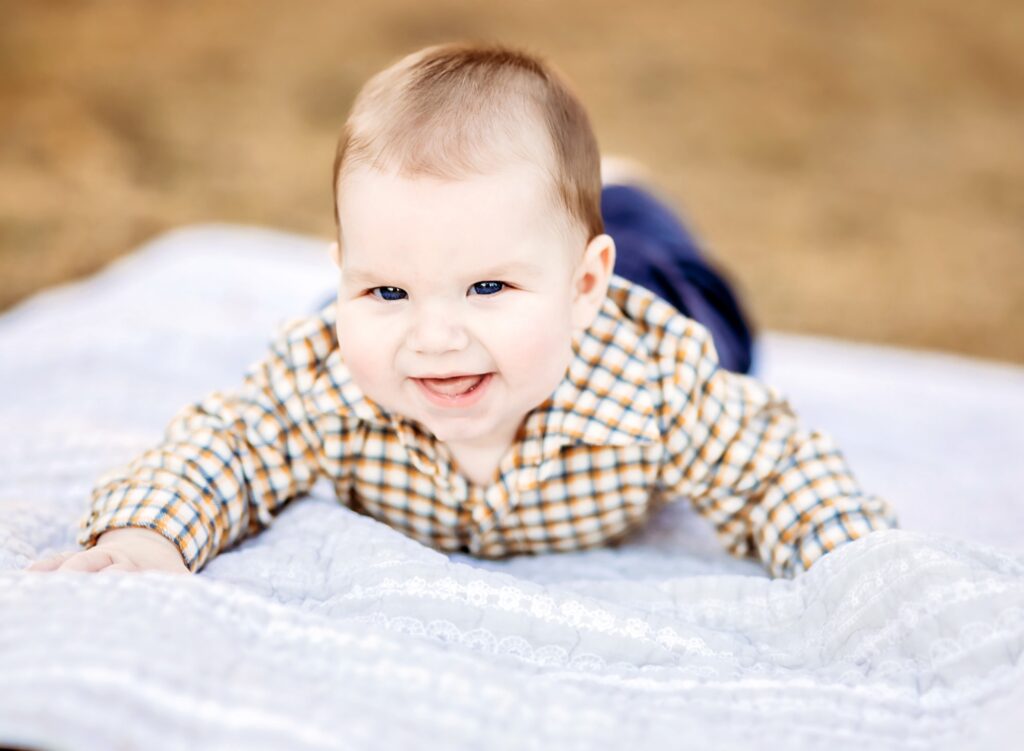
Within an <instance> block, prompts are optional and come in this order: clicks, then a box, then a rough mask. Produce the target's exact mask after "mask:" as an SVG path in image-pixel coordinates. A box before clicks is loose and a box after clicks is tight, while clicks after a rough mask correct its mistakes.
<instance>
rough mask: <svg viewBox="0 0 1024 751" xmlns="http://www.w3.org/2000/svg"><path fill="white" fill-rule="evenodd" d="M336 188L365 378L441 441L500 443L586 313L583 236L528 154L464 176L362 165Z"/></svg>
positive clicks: (342, 338) (343, 313)
mask: <svg viewBox="0 0 1024 751" xmlns="http://www.w3.org/2000/svg"><path fill="white" fill-rule="evenodd" d="M339 194H340V196H341V197H340V199H339V205H338V211H339V217H340V221H341V226H342V228H343V229H342V232H343V248H342V257H341V266H340V269H341V274H340V286H339V294H338V311H337V312H338V316H337V318H338V323H337V330H338V341H339V343H340V348H341V352H342V355H343V357H344V359H345V362H346V364H347V365H348V367H349V369H350V370H351V373H352V377H353V379H354V380H355V382H356V384H357V385H358V386H360V387H361V388H362V390H363V391H364V393H366V395H367V396H368V397H370V399H372V400H373V401H375V402H377V403H378V404H380V405H381V406H382V407H384V408H385V409H387V410H389V411H391V412H395V413H399V414H401V415H404V416H406V417H409V418H412V419H415V420H417V421H418V422H420V423H421V424H423V425H424V426H425V427H426V428H428V429H429V430H430V431H431V432H432V433H433V434H434V435H435V436H437V438H439V439H441V440H442V441H445V442H448V443H451V444H464V445H465V446H466V447H467V448H469V449H472V450H487V449H494V450H496V451H500V450H501V449H502V448H503V447H505V446H507V445H508V444H510V443H511V441H512V439H513V438H514V436H515V432H516V430H517V429H518V427H519V425H520V423H521V422H522V419H523V417H524V416H525V415H526V413H527V412H529V411H530V410H531V409H532V408H534V407H535V406H537V405H538V404H540V403H541V402H542V401H544V400H545V399H546V398H547V397H548V396H550V395H551V393H552V391H553V390H554V389H555V387H556V386H557V385H558V383H559V381H560V380H561V379H562V377H563V376H564V375H565V372H566V368H567V366H568V364H569V361H570V359H571V356H572V336H573V332H574V329H579V328H581V326H584V325H586V324H587V323H588V321H586V320H584V319H585V318H587V317H588V315H587V311H586V310H582V309H580V303H579V302H578V301H577V302H576V303H575V304H574V293H573V289H574V285H576V283H577V271H578V265H577V263H576V259H577V258H578V257H579V256H580V255H581V254H582V253H583V247H573V246H572V245H571V243H570V241H568V240H567V239H566V237H565V233H564V232H560V231H559V228H558V227H559V225H558V224H557V221H558V219H559V215H558V214H557V213H556V211H557V210H556V209H555V208H554V207H552V206H551V205H550V203H549V201H548V200H547V197H548V196H549V190H548V187H547V185H546V184H545V183H544V182H542V179H541V177H540V175H539V173H537V172H536V171H534V168H532V167H530V166H528V165H525V164H523V165H514V166H509V167H506V168H504V169H502V170H501V171H500V172H497V173H494V174H490V175H480V176H474V177H469V178H466V179H463V180H457V181H442V180H437V179H434V178H429V177H421V178H414V179H411V178H404V177H399V176H395V175H391V174H384V173H380V172H377V171H374V170H370V169H362V168H360V169H357V170H355V171H353V172H352V173H350V174H349V175H348V176H346V177H345V178H344V185H343V189H342V190H340V191H339ZM613 252H614V251H613Z"/></svg>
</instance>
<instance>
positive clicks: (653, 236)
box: [601, 185, 753, 373]
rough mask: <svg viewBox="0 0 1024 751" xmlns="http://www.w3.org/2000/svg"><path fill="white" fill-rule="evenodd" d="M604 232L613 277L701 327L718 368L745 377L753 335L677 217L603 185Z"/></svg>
mask: <svg viewBox="0 0 1024 751" xmlns="http://www.w3.org/2000/svg"><path fill="white" fill-rule="evenodd" d="M601 215H602V216H603V218H604V224H605V232H607V233H608V234H609V235H611V236H612V238H613V239H614V240H615V247H616V256H615V273H616V274H618V275H619V276H622V277H625V278H626V279H629V280H630V281H632V282H636V283H637V284H639V285H641V286H643V287H646V288H647V289H649V290H651V291H652V292H654V293H655V294H656V295H658V296H659V297H661V298H663V299H664V300H667V301H668V302H670V303H671V304H672V305H673V306H674V307H675V308H676V309H677V310H679V311H680V312H682V313H683V314H684V315H686V316H689V317H690V318H693V319H695V320H696V321H698V322H700V323H702V324H704V326H706V327H707V328H708V330H709V331H710V332H711V338H712V339H713V340H714V342H715V349H717V350H718V359H719V362H720V363H721V364H722V367H724V368H726V369H728V370H732V371H735V372H737V373H749V372H750V370H751V366H752V365H753V351H752V350H753V333H752V329H751V326H750V324H749V322H748V320H747V317H746V315H745V314H744V312H743V308H742V307H741V306H740V304H739V301H738V299H737V298H736V295H735V293H734V292H733V291H732V289H731V288H730V286H729V282H728V279H727V278H726V277H724V276H723V275H722V272H721V271H719V270H718V269H716V268H715V267H714V265H713V264H711V263H709V262H708V260H707V259H706V258H704V257H703V256H702V255H701V253H700V250H699V249H698V247H697V243H696V242H694V239H693V237H692V236H691V235H690V233H689V232H688V231H687V229H686V228H685V227H684V226H683V224H682V222H681V221H680V219H679V218H678V217H677V216H676V215H675V214H674V213H673V212H672V210H671V209H669V208H668V207H667V206H665V205H664V204H663V203H661V202H660V201H658V200H657V199H656V198H655V197H654V196H652V195H651V194H650V193H648V192H647V191H645V190H641V189H640V188H637V187H634V186H631V185H606V186H605V187H604V189H603V190H602V191H601Z"/></svg>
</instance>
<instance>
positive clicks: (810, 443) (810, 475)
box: [662, 322, 897, 576]
mask: <svg viewBox="0 0 1024 751" xmlns="http://www.w3.org/2000/svg"><path fill="white" fill-rule="evenodd" d="M670 354H671V355H672V356H674V359H675V362H676V369H675V384H674V388H671V389H667V391H668V392H669V393H670V398H671V399H674V400H676V401H675V404H674V405H671V406H670V408H669V409H668V415H669V418H670V419H669V425H668V433H667V436H666V439H667V444H668V449H669V450H668V459H667V461H666V463H665V465H664V466H663V468H662V480H663V482H664V484H665V485H666V486H667V487H668V488H669V489H670V491H674V492H675V493H676V494H678V495H682V496H686V497H688V498H690V499H691V500H692V501H693V504H694V507H695V508H696V509H697V510H698V511H699V512H700V513H701V514H702V515H704V516H705V517H706V518H708V519H709V520H710V521H711V522H712V523H713V524H714V525H715V528H716V530H717V532H718V536H719V538H720V539H721V540H722V541H723V542H724V543H725V545H726V547H727V548H728V549H729V550H730V551H731V552H732V553H734V554H736V555H745V554H750V553H753V554H756V555H757V556H758V557H759V558H760V559H761V561H762V562H763V563H764V564H765V566H767V568H768V569H769V571H770V572H771V573H772V575H773V576H793V575H795V574H796V573H798V572H799V571H801V570H804V569H807V568H810V566H811V564H813V563H814V562H815V561H816V560H818V559H819V558H821V557H822V556H823V555H825V554H826V553H828V552H829V551H830V550H833V549H834V548H836V547H838V546H839V545H842V544H843V543H845V542H849V541H850V540H853V539H856V538H858V537H862V536H864V535H866V534H868V533H870V532H871V531H873V530H876V529H885V528H889V527H894V526H896V525H897V521H896V516H895V514H894V513H893V511H892V509H891V508H890V506H889V504H888V503H886V502H885V501H884V500H882V499H880V498H877V497H875V496H871V495H867V494H865V493H863V492H862V491H861V489H860V487H859V485H858V484H857V481H856V480H855V479H854V477H853V474H852V472H851V471H850V469H849V467H848V466H847V464H846V461H845V459H844V458H843V456H842V453H841V452H840V451H839V449H838V448H836V446H835V445H834V443H833V442H832V439H831V438H830V437H829V436H828V435H827V434H825V433H822V432H820V431H816V430H810V429H807V428H805V427H804V426H802V425H801V424H800V422H799V421H798V419H797V417H796V415H795V414H794V412H793V411H792V409H791V408H790V406H789V404H788V403H787V402H786V401H785V400H784V399H783V398H782V397H781V396H780V395H779V393H778V392H777V391H776V390H775V389H773V388H771V387H769V386H766V385H764V384H762V383H760V382H759V381H757V380H755V379H753V378H750V377H747V376H742V375H737V374H735V373H732V372H730V371H727V370H724V369H723V368H721V367H719V364H718V357H717V354H716V353H715V348H714V344H713V343H712V340H711V337H710V335H709V334H708V332H707V330H706V329H704V328H703V327H702V326H700V325H699V324H696V323H695V322H692V325H691V331H690V332H688V335H687V336H686V337H684V338H683V339H682V341H681V343H680V345H679V349H678V351H676V352H674V353H670Z"/></svg>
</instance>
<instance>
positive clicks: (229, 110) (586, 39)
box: [0, 0, 1024, 362]
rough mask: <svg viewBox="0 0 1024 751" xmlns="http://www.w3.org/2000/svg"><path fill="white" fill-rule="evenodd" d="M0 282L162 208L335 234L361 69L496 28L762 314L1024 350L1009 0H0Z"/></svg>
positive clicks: (85, 255)
mask: <svg viewBox="0 0 1024 751" xmlns="http://www.w3.org/2000/svg"><path fill="white" fill-rule="evenodd" d="M0 13H2V17H3V19H4V22H3V23H2V24H0V71H2V72H0V278H2V280H3V283H2V285H0V307H7V306H10V305H11V304H13V303H14V302H16V301H17V300H18V299H20V298H22V297H24V296H25V295H27V294H30V293H31V292H33V291H34V290H37V289H39V288H41V287H43V286H46V285H49V284H53V283H55V282H58V281H61V280H64V279H68V278H72V277H77V276H81V275H83V274H87V273H90V272H92V271H94V270H96V269H98V268H100V267H101V266H102V265H103V264H105V263H106V262H108V261H109V260H110V259H112V258H114V257H115V256H117V255H119V254H122V253H125V252H127V251H129V250H131V249H132V248H133V247H135V246H136V245H137V244H138V243H139V242H141V241H142V240H145V239H146V238H148V237H150V236H152V235H153V234H154V233H157V232H160V231H162V230H164V229H167V228H170V227H175V226H179V225H182V224H186V223H190V222H201V221H233V222H250V223H257V224H262V225H269V226H274V227H280V228H284V229H289V230H295V231H299V232H307V233H313V234H320V235H324V236H325V237H326V236H327V235H329V234H330V232H331V231H332V215H331V206H330V187H329V182H330V179H329V174H330V166H331V159H332V156H333V147H334V139H335V137H336V135H337V132H338V130H339V128H340V126H341V123H342V121H343V119H344V117H345V113H346V111H347V108H348V106H349V104H350V103H351V101H352V98H353V96H354V95H355V92H356V90H357V89H358V87H359V85H360V84H361V82H362V81H363V80H365V78H366V77H367V76H368V75H370V74H371V73H373V72H374V71H376V70H377V69H379V68H380V67H382V66H384V65H386V64H387V63H389V62H390V61H392V60H393V59H395V58H396V57H397V56H398V55H400V54H403V53H405V52H408V51H410V50H412V49H414V48H417V47H419V46H422V45H424V44H427V43H432V42H437V41H443V40H449V39H455V38H476V39H498V40H503V41H507V42H512V43H517V44H522V45H525V46H526V47H528V48H529V49H532V50H534V51H537V52H540V53H542V54H544V55H546V56H547V57H548V58H549V59H551V60H552V61H553V62H555V63H556V64H557V65H558V66H559V67H560V68H562V69H563V70H564V71H565V72H566V73H567V74H568V75H569V77H570V78H571V79H572V80H573V81H574V82H575V83H576V85H577V88H578V90H579V92H580V94H581V96H582V98H583V99H584V101H585V103H586V104H587V105H588V106H589V108H590V109H591V112H592V115H593V118H594V122H595V126H596V128H597V130H598V136H599V138H600V140H601V142H602V146H603V148H604V149H605V150H606V151H612V152H622V153H626V154H631V155H633V156H635V157H638V158H640V159H641V160H644V161H646V162H647V163H649V164H650V165H651V166H652V168H653V169H654V170H655V172H656V173H657V175H658V176H659V178H660V180H661V183H662V186H663V188H664V189H665V190H666V191H667V193H668V194H669V195H670V196H672V197H673V198H674V199H676V200H677V201H678V203H679V205H680V206H682V207H684V210H685V213H686V215H687V217H688V218H689V221H690V223H691V225H692V226H693V227H694V229H695V230H696V232H697V234H698V235H699V236H700V237H701V238H702V239H703V241H704V243H705V245H706V246H707V247H708V248H709V249H710V251H711V252H712V253H714V254H715V255H716V256H717V257H718V258H719V259H720V260H721V262H722V263H723V264H724V265H725V266H726V267H727V268H728V269H729V270H730V271H731V272H732V274H733V276H734V278H735V279H736V281H737V284H738V286H739V287H740V289H741V291H742V292H743V294H744V296H745V297H746V299H747V301H748V303H749V307H750V309H751V310H752V312H753V314H754V316H755V318H756V320H757V322H758V323H759V325H760V326H762V327H768V328H779V329H790V330H797V331H807V332H821V333H826V334H832V335H838V336H844V337H850V338H855V339H862V340H871V341H879V342H889V343H894V344H898V345H903V346H923V347H931V348H940V349H947V350H954V351H959V352H965V353H970V354H975V355H982V356H987V357H992V358H1000V359H1006V360H1011V361H1016V362H1024V325H1022V324H1024V144H1022V140H1021V133H1024V55H1021V54H1020V50H1021V49H1024V5H1022V4H1021V3H1019V2H1016V0H999V1H997V0H978V1H976V2H972V3H963V2H959V1H958V0H907V2H899V3H894V2H888V1H882V0H867V1H861V2H853V1H852V0H830V1H829V2H821V1H819V0H803V1H793V2H788V3H764V2H760V1H759V0H715V1H714V2H703V3H680V2H676V1H669V0H665V1H664V2H637V3H632V4H630V3H622V2H616V3H612V2H606V1H605V0H564V1H563V2H560V3H555V2H549V1H546V0H519V2H515V3H508V4H504V5H499V4H495V3H477V2H452V1H450V0H446V1H442V2H435V1H432V2H429V3H423V2H413V1H412V0H378V1H377V2H375V3H360V4H357V3H340V2H326V1H324V2H319V1H315V2H292V3H288V4H281V3H278V2H271V1H270V0H250V1H249V2H229V1H228V0H204V2H202V3H186V2H157V1H156V0H152V1H149V2H145V1H142V0H138V1H136V2H121V1H116V0H109V1H108V2H70V1H69V2H56V1H49V2H42V1H41V0H35V2H18V1H17V0H14V1H6V0H0Z"/></svg>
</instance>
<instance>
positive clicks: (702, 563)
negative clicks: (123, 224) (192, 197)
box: [0, 226, 1024, 750]
mask: <svg viewBox="0 0 1024 751" xmlns="http://www.w3.org/2000/svg"><path fill="white" fill-rule="evenodd" d="M333 285H334V275H333V272H332V266H331V265H330V263H329V260H328V258H327V254H326V244H325V243H323V242H318V241H315V240H311V239H308V238H302V237H296V236H292V235H286V234H281V233H276V232H270V231H266V230H257V229H252V228H242V227H221V226H208V227H197V228H189V229H185V230H180V231H178V232H175V233H171V234H169V235H166V236H164V237H162V238H159V239H158V240H157V241H155V242H153V243H151V244H149V245H148V246H146V247H145V248H143V249H142V250H140V251H139V252H138V253H136V254H134V255H133V256H131V257H129V258H127V259H125V260H124V261H121V262H119V263H117V264H115V265H114V266H112V267H111V268H110V269H108V270H107V271H105V272H104V273H102V274H100V275H98V276H96V277H94V278H91V279H88V280H86V281H85V282H82V283H80V284H75V285H69V286H66V287H62V288H59V289H55V290H52V291H49V292H46V293H44V294H41V295H38V296H36V297H35V298H33V299H32V300H30V301H28V302H27V303H25V304H22V305H21V306H19V307H18V308H16V309H15V310H13V311H11V312H9V313H7V314H6V315H4V316H2V317H0V385H2V387H3V394H4V397H5V398H4V400H3V403H2V405H0V449H2V451H0V745H23V746H28V747H32V748H61V749H93V748H95V749H112V748H145V749H174V748H189V749H206V748H224V749H229V748H230V749H235V748H246V749H320V748H345V749H376V748H381V749H389V750H390V749H404V748H433V747H438V748H455V749H462V748H466V749H470V748H472V749H480V748H486V749H491V748H494V749H505V748H508V749H523V748H544V749H549V748H558V749H575V748H579V749H605V748H607V749H624V748H674V749H675V748H684V749H686V748H693V749H736V748H767V749H771V748H783V747H784V748H786V749H801V748H808V749H810V748H815V749H820V748H822V747H823V746H825V747H828V748H829V749H843V748H850V749H855V748H856V749H862V748H872V749H888V748H892V749H897V748H898V749H905V748H929V749H931V748H974V747H979V748H988V749H999V748H1018V747H1020V746H1019V744H1020V740H1019V739H1020V738H1021V737H1024V661H1022V650H1024V497H1022V492H1021V484H1022V481H1024V470H1022V469H1021V467H1022V461H1021V457H1022V456H1024V427H1022V426H1024V369H1022V368H1015V367H1010V366H1002V365H996V364H992V363H983V362H979V361H971V360H966V359H961V358H955V357H950V356H945V355H938V354H932V353H911V352H908V351H903V350H897V349H887V348H879V347H867V346H863V345H856V344H851V343H847V342H837V341H833V340H826V339H817V338H809V337H797V336H792V335H783V334H777V333H768V334H766V335H765V336H763V337H762V338H761V340H760V345H759V346H760V351H759V356H760V362H761V366H760V370H759V373H758V375H759V377H762V378H763V379H764V380H766V381H768V382H769V383H772V384H775V385H777V386H779V387H780V388H782V390H783V391H784V392H785V393H786V394H787V395H788V396H789V397H790V400H791V401H792V403H793V404H794V405H795V407H796V408H797V410H798V411H799V412H800V413H801V415H802V416H803V417H804V418H805V420H806V422H808V423H809V424H812V425H814V426H816V427H821V428H823V429H826V430H828V431H829V432H831V433H833V435H835V436H836V438H837V440H838V442H839V444H840V446H842V447H843V449H844V452H845V453H846V455H847V457H848V459H849V461H850V463H851V465H852V466H853V468H854V471H855V472H856V474H857V475H858V478H859V479H860V480H861V483H862V484H863V485H864V486H865V487H866V488H867V489H869V490H870V491H871V492H875V493H878V494H881V495H884V496H886V497H887V498H889V499H890V500H891V501H892V502H893V504H894V505H895V507H896V509H897V510H898V512H899V513H900V518H901V522H902V525H903V530H899V531H891V532H883V533H876V534H874V535H872V536H870V537H869V538H866V539H864V540H860V541H857V542H855V543H852V544H850V545H848V546H846V547H844V548H842V549H840V550H839V551H836V552H835V553H832V554H830V555H829V556H827V557H826V558H825V559H823V560H822V561H820V562H819V563H818V564H816V565H815V566H814V567H813V568H812V569H811V570H810V571H809V572H808V573H806V574H803V575H801V576H800V577H798V578H797V579H795V580H794V581H772V580H769V579H768V578H767V577H766V576H765V574H764V572H763V571H762V569H761V567H760V566H759V565H758V564H756V563H754V562H752V561H745V560H737V559H733V558H730V557H729V556H728V555H726V554H725V553H724V552H722V551H721V550H720V548H719V547H718V544H717V543H716V542H715V540H714V537H713V535H712V534H711V532H710V530H709V529H708V527H707V526H706V525H705V524H704V522H703V521H702V520H701V519H699V518H698V517H696V516H695V515H694V514H693V513H692V512H691V511H690V510H689V509H688V508H686V507H685V506H683V505H682V504H677V505H674V506H671V507H669V508H668V509H666V510H665V511H664V513H662V514H661V515H660V516H658V517H657V518H656V519H655V521H654V523H653V524H652V525H651V527H650V529H649V530H648V531H647V532H646V533H645V534H644V535H643V536H641V538H640V539H637V540H635V541H633V542H631V543H630V544H629V545H626V546H624V547H621V548H618V549H614V550H597V551H590V552H584V553H576V554H561V555H551V556H541V557H524V558H514V559H510V560H507V561H500V562H485V561H477V560H474V559H472V558H469V557H467V556H460V555H453V556H448V555H443V554H441V553H438V552H435V551H432V550H430V549H428V548H425V547H423V546H421V545H419V544H418V543H415V542H413V541H412V540H410V539H408V538H405V537H404V536H402V535H401V534H399V533H397V532H395V531H393V530H391V529H390V528H388V527H386V526H384V525H383V524H379V523H377V522H375V521H373V520H372V519H369V518H366V517H362V516H359V515H358V514H355V513H353V512H351V511H349V510H347V509H345V508H343V507H341V506H339V505H338V504H337V503H336V502H334V501H333V499H332V498H331V496H330V492H329V489H328V488H327V487H326V486H322V485H318V486H317V487H316V488H315V489H314V492H313V493H312V494H311V496H310V497H309V498H305V499H302V500H299V501H297V502H295V503H293V504H292V505H290V506H289V507H288V508H286V509H285V511H284V512H283V513H282V514H281V515H280V516H279V517H278V518H277V519H276V520H275V522H274V524H273V525H272V526H271V527H270V528H269V529H268V530H266V531H265V532H263V533H262V534H260V535H258V536H256V537H254V538H251V539H249V540H247V541H245V542H244V543H243V544H242V545H240V546H239V547H238V548H236V549H234V550H231V551H229V552H225V553H223V554H221V555H220V556H219V557H217V558H215V559H214V560H213V561H212V562H210V563H209V564H208V565H207V567H206V568H205V569H204V570H203V571H202V573H201V574H200V575H198V576H195V577H171V576H167V575H163V574H159V573H153V572H150V573H144V574H127V575H118V574H108V575H100V576H97V575H89V574H73V573H71V574H69V573H64V574H27V573H24V572H22V571H20V569H22V568H23V567H25V566H26V565H27V564H28V563H29V562H30V561H31V560H34V559H36V558H38V557H40V556H43V555H46V554H49V553H51V552H55V551H58V550H63V549H69V548H71V547H73V539H74V534H75V524H76V522H77V520H78V517H79V515H80V514H81V513H82V512H83V510H84V509H85V507H86V504H87V500H88V492H89V489H90V486H91V484H92V482H93V481H94V480H95V479H96V477H97V476H98V475H99V474H100V473H101V472H102V471H104V470H105V469H108V468H110V467H112V466H114V465H116V464H119V463H121V462H125V461H127V460H129V459H130V458H131V457H132V456H134V455H135V454H136V453H138V452H139V451H141V450H142V449H144V448H146V447H147V446H149V445H150V444H152V443H153V442H155V441H156V440H157V439H158V438H159V437H160V434H161V431H162V429H163V427H164V425H165V423H166V422H167V420H168V419H169V418H170V417H171V415H172V414H173V413H174V412H175V411H176V410H177V409H178V408H179V407H181V406H183V405H184V404H185V403H186V402H190V401H192V400H194V399H197V398H199V397H200V396H202V395H204V394H205V393H206V392H208V391H210V390H212V389H214V388H230V387H231V386H232V385H234V384H235V383H236V382H237V381H238V380H239V378H240V376H241V373H242V371H243V370H244V368H245V367H246V366H247V365H248V364H249V363H250V362H252V361H254V360H255V359H257V358H258V357H260V356H261V355H262V353H263V348H264V346H265V345H266V343H267V342H268V340H269V336H270V333H271V332H272V330H273V329H274V327H275V326H277V325H280V324H281V323H283V321H284V320H285V319H286V318H288V317H290V316H294V315H301V314H304V313H306V312H311V311H312V310H313V309H315V308H316V307H317V306H318V305H319V304H320V303H321V302H322V301H323V299H324V298H325V297H326V296H327V295H329V294H330V292H331V290H332V289H333Z"/></svg>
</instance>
